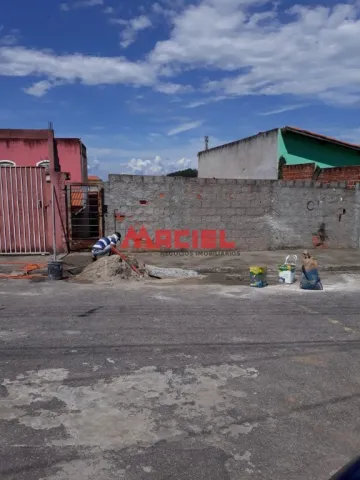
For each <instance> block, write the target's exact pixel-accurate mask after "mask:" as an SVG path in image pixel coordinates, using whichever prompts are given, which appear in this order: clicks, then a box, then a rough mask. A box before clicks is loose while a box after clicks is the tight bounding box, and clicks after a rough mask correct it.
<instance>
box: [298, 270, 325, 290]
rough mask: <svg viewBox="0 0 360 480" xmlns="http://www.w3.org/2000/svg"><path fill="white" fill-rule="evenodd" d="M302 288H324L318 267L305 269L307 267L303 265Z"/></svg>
mask: <svg viewBox="0 0 360 480" xmlns="http://www.w3.org/2000/svg"><path fill="white" fill-rule="evenodd" d="M300 288H302V289H303V290H323V286H322V283H321V280H320V277H319V272H318V269H317V268H312V269H311V270H305V268H304V267H302V274H301V280H300Z"/></svg>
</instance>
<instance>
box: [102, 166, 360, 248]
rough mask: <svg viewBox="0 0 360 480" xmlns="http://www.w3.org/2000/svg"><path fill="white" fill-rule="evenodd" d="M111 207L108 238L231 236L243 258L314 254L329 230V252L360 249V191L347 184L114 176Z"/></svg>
mask: <svg viewBox="0 0 360 480" xmlns="http://www.w3.org/2000/svg"><path fill="white" fill-rule="evenodd" d="M105 204H106V205H107V206H108V214H107V216H106V232H107V233H111V232H113V231H114V230H115V229H116V230H118V231H120V233H121V234H122V235H125V234H126V232H127V231H128V229H129V227H130V226H133V227H135V228H136V229H139V228H140V227H141V226H142V225H144V226H145V227H146V229H147V230H148V232H149V234H150V235H151V236H152V237H153V236H154V232H155V231H156V230H159V229H173V230H174V229H189V230H200V229H215V230H220V229H224V230H226V235H227V239H228V240H233V241H235V242H236V247H237V248H238V249H240V250H269V249H270V250H271V249H282V248H308V247H311V246H312V234H313V232H316V231H317V230H318V228H319V226H320V224H321V223H325V228H326V232H327V234H328V236H329V241H328V245H329V247H332V248H356V247H358V240H359V228H360V221H359V220H360V218H359V215H360V209H359V208H358V207H359V206H360V189H359V188H358V187H357V188H356V189H352V190H349V189H347V188H346V184H345V183H336V182H335V183H333V182H332V183H329V184H321V183H319V182H316V183H313V182H311V181H295V182H294V181H283V180H281V181H277V180H275V181H272V180H226V179H217V180H215V179H202V178H184V177H151V176H148V177H147V176H132V175H110V176H109V181H108V182H107V183H106V185H105ZM344 211H345V213H344Z"/></svg>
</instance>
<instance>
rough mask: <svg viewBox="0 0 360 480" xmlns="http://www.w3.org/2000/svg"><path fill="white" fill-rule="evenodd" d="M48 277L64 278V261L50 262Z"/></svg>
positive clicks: (52, 278) (51, 278) (53, 278)
mask: <svg viewBox="0 0 360 480" xmlns="http://www.w3.org/2000/svg"><path fill="white" fill-rule="evenodd" d="M48 278H49V279H50V280H62V278H63V263H62V262H60V261H55V260H53V261H51V262H48Z"/></svg>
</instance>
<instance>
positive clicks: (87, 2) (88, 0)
mask: <svg viewBox="0 0 360 480" xmlns="http://www.w3.org/2000/svg"><path fill="white" fill-rule="evenodd" d="M97 5H104V0H78V1H76V2H73V3H70V2H69V3H60V10H62V11H63V12H68V11H69V10H75V9H80V8H89V7H96V6H97Z"/></svg>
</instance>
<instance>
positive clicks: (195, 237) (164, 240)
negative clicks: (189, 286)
mask: <svg viewBox="0 0 360 480" xmlns="http://www.w3.org/2000/svg"><path fill="white" fill-rule="evenodd" d="M130 242H132V243H133V245H132V246H133V247H134V248H136V249H140V248H141V249H146V250H161V249H169V250H170V249H178V250H186V249H190V248H191V249H194V250H216V249H222V250H232V249H234V248H235V247H236V245H235V242H229V241H227V240H226V232H225V230H156V232H155V239H154V240H153V239H152V238H151V237H150V235H149V234H148V232H147V230H146V228H145V227H144V226H142V227H141V228H140V230H139V231H137V230H135V228H134V227H130V228H129V230H128V231H127V233H126V236H125V238H124V241H123V242H122V244H121V248H122V249H124V250H126V249H128V248H130Z"/></svg>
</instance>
